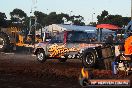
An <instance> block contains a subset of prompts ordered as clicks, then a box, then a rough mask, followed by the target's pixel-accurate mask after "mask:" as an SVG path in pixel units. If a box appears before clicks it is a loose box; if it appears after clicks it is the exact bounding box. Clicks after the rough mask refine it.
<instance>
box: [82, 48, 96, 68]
mask: <svg viewBox="0 0 132 88" xmlns="http://www.w3.org/2000/svg"><path fill="white" fill-rule="evenodd" d="M95 61H96V55H95V51H94V50H88V51H86V52H84V54H83V58H82V63H83V66H84V67H86V68H91V67H94V65H95Z"/></svg>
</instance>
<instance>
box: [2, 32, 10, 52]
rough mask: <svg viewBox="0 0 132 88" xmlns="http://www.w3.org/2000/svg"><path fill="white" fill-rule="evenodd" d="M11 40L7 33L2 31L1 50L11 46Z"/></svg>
mask: <svg viewBox="0 0 132 88" xmlns="http://www.w3.org/2000/svg"><path fill="white" fill-rule="evenodd" d="M9 45H10V40H9V37H8V35H7V34H5V33H4V32H0V52H3V51H6V50H7V49H8V48H9Z"/></svg>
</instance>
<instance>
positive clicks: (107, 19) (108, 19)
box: [97, 10, 130, 27]
mask: <svg viewBox="0 0 132 88" xmlns="http://www.w3.org/2000/svg"><path fill="white" fill-rule="evenodd" d="M97 19H98V22H97V24H113V25H117V26H119V27H124V26H126V25H127V24H128V22H129V21H130V17H122V16H121V15H109V13H108V11H106V10H104V11H102V13H101V15H98V16H97Z"/></svg>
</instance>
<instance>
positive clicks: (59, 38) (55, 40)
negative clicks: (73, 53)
mask: <svg viewBox="0 0 132 88" xmlns="http://www.w3.org/2000/svg"><path fill="white" fill-rule="evenodd" d="M51 43H63V36H62V34H59V35H56V36H55V37H53V38H52V40H51Z"/></svg>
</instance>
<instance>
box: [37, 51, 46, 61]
mask: <svg viewBox="0 0 132 88" xmlns="http://www.w3.org/2000/svg"><path fill="white" fill-rule="evenodd" d="M36 56H37V60H38V61H39V62H41V63H43V62H45V61H46V55H45V52H44V51H38V52H37V55H36Z"/></svg>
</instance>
